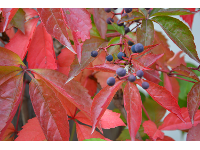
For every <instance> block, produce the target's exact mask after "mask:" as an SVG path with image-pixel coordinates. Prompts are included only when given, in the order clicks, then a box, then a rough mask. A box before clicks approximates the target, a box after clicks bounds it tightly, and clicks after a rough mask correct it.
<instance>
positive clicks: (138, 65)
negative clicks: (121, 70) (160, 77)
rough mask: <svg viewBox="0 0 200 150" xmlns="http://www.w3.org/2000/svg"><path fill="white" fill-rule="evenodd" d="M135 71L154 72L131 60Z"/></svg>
mask: <svg viewBox="0 0 200 150" xmlns="http://www.w3.org/2000/svg"><path fill="white" fill-rule="evenodd" d="M131 62H132V64H133V67H134V69H136V70H152V69H151V68H148V67H145V66H144V65H143V64H142V63H141V62H139V61H138V60H136V59H132V60H131Z"/></svg>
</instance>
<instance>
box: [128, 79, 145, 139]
mask: <svg viewBox="0 0 200 150" xmlns="http://www.w3.org/2000/svg"><path fill="white" fill-rule="evenodd" d="M124 107H125V109H126V112H127V124H128V129H129V133H130V135H131V140H132V141H134V140H135V136H136V134H137V131H138V129H139V127H140V124H141V121H142V101H141V97H140V93H139V90H138V88H137V86H136V85H135V84H134V83H130V82H127V84H126V86H125V88H124Z"/></svg>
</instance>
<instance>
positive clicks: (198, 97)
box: [187, 82, 200, 124]
mask: <svg viewBox="0 0 200 150" xmlns="http://www.w3.org/2000/svg"><path fill="white" fill-rule="evenodd" d="M199 91H200V82H197V83H195V84H194V85H193V86H192V88H191V90H190V92H189V93H188V95H187V108H188V112H189V116H190V119H191V122H192V124H193V123H194V116H195V113H196V112H197V110H198V108H199V105H200V92H199Z"/></svg>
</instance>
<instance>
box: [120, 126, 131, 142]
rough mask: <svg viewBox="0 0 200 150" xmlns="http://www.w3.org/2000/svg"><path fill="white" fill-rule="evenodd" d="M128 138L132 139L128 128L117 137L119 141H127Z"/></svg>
mask: <svg viewBox="0 0 200 150" xmlns="http://www.w3.org/2000/svg"><path fill="white" fill-rule="evenodd" d="M126 140H131V137H130V134H129V131H128V129H126V128H125V129H124V130H123V131H122V133H121V134H120V136H119V137H118V138H117V141H126Z"/></svg>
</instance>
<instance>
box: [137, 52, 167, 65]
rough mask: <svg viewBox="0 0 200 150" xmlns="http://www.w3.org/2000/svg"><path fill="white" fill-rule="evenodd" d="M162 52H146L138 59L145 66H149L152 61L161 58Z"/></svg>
mask: <svg viewBox="0 0 200 150" xmlns="http://www.w3.org/2000/svg"><path fill="white" fill-rule="evenodd" d="M163 55H164V54H158V55H156V54H152V53H149V54H146V55H144V56H143V57H141V58H139V59H138V60H139V61H140V62H141V63H142V64H143V65H144V66H145V67H150V66H151V65H152V64H153V63H155V62H156V61H157V60H158V59H159V58H161V57H162V56H163Z"/></svg>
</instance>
